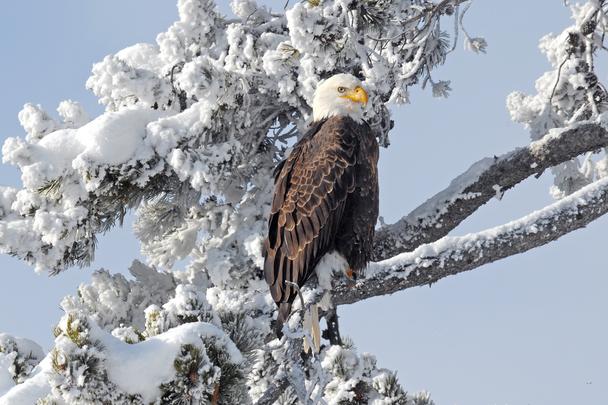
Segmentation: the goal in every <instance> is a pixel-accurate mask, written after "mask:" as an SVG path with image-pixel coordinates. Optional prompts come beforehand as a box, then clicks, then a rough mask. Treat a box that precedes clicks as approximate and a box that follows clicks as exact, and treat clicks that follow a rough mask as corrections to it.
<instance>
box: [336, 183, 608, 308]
mask: <svg viewBox="0 0 608 405" xmlns="http://www.w3.org/2000/svg"><path fill="white" fill-rule="evenodd" d="M607 212H608V178H602V179H601V180H598V181H596V182H595V183H592V184H590V185H588V186H586V187H584V188H582V189H581V190H579V191H577V192H576V193H573V194H571V195H570V196H568V197H566V198H564V199H562V200H560V201H557V202H556V203H554V204H551V205H549V206H547V207H545V208H544V209H542V210H540V211H536V212H533V213H531V214H529V215H527V216H525V217H523V218H521V219H519V220H516V221H513V222H510V223H508V224H505V225H501V226H499V227H496V228H492V229H488V230H486V231H482V232H479V233H476V234H470V235H465V236H461V237H445V238H443V239H441V240H439V241H437V242H435V243H432V244H428V245H423V246H420V247H419V248H418V249H416V250H415V251H413V252H411V253H403V254H401V255H398V256H395V257H393V258H390V259H387V260H384V261H382V262H379V263H372V264H370V266H369V267H368V274H367V275H366V276H365V277H364V278H363V279H361V281H359V282H358V283H357V286H356V288H352V286H349V285H348V284H347V283H345V282H340V283H338V284H337V285H334V287H333V288H332V299H333V302H334V304H336V305H341V304H351V303H354V302H357V301H361V300H364V299H367V298H371V297H376V296H380V295H386V294H392V293H394V292H397V291H400V290H404V289H406V288H411V287H416V286H421V285H427V284H432V283H434V282H436V281H438V280H440V279H442V278H444V277H447V276H450V275H453V274H458V273H462V272H464V271H468V270H472V269H475V268H477V267H480V266H482V265H484V264H487V263H491V262H494V261H496V260H499V259H502V258H505V257H508V256H512V255H515V254H518V253H522V252H525V251H528V250H530V249H533V248H535V247H538V246H542V245H544V244H546V243H549V242H551V241H553V240H556V239H558V238H559V237H561V236H563V235H565V234H567V233H569V232H572V231H574V230H576V229H579V228H582V227H584V226H585V225H587V224H588V223H590V222H592V221H594V220H595V219H597V218H599V217H600V216H602V215H604V214H606V213H607Z"/></svg>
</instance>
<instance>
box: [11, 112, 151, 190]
mask: <svg viewBox="0 0 608 405" xmlns="http://www.w3.org/2000/svg"><path fill="white" fill-rule="evenodd" d="M66 114H68V113H67V112H66ZM162 115H163V113H162V112H159V111H156V110H152V109H141V108H129V109H124V110H122V111H119V112H107V113H105V114H103V115H101V116H99V117H98V118H96V119H94V120H93V121H91V122H89V123H87V124H85V125H83V126H82V127H80V128H78V129H73V128H68V129H61V130H58V131H55V132H53V133H50V134H48V135H46V136H44V137H43V138H42V139H41V140H40V141H39V142H37V143H34V144H27V143H25V142H24V141H22V140H20V139H17V138H8V139H7V140H6V142H5V144H4V146H3V148H2V153H3V161H4V162H5V163H11V164H14V165H17V166H19V167H20V168H21V170H22V176H21V178H22V181H23V184H24V185H25V186H26V187H29V188H37V187H40V186H42V185H44V183H45V182H47V181H48V180H52V179H56V178H58V177H60V176H62V175H64V174H66V173H67V172H68V170H70V169H72V168H73V169H82V170H86V169H88V168H89V167H95V166H104V165H118V164H122V163H126V162H127V161H129V160H130V159H133V158H135V157H136V152H138V156H137V158H138V159H142V158H143V157H145V156H151V154H152V151H150V150H146V149H147V148H145V147H144V144H143V140H144V137H145V135H146V126H147V124H148V123H150V122H152V121H155V120H157V119H158V118H160V117H161V116H162ZM74 119H75V118H74Z"/></svg>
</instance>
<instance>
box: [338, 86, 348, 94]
mask: <svg viewBox="0 0 608 405" xmlns="http://www.w3.org/2000/svg"><path fill="white" fill-rule="evenodd" d="M345 91H346V87H342V86H340V87H338V93H344V92H345Z"/></svg>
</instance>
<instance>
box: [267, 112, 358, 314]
mask: <svg viewBox="0 0 608 405" xmlns="http://www.w3.org/2000/svg"><path fill="white" fill-rule="evenodd" d="M315 129H316V131H315V132H314V133H312V134H307V136H305V137H304V138H302V140H300V142H298V144H297V145H296V146H295V147H294V149H293V151H292V153H291V154H290V155H289V157H287V159H285V160H284V161H283V162H282V163H281V166H280V167H279V168H278V170H277V172H276V177H275V193H274V196H273V201H272V206H271V211H270V217H269V221H268V226H269V229H268V239H267V240H266V243H265V246H264V256H265V263H264V274H265V277H266V281H267V283H268V284H269V285H270V291H271V294H272V297H273V298H274V300H275V301H276V302H277V303H291V302H293V300H294V299H295V297H296V294H297V291H296V290H295V288H293V287H292V286H291V285H289V284H288V283H286V281H290V282H293V283H297V284H298V285H299V286H301V285H303V284H304V283H305V282H306V280H307V279H308V278H309V277H310V275H311V273H312V272H313V271H314V267H315V266H316V265H317V263H318V261H319V259H320V258H321V257H322V256H323V255H324V254H325V253H327V251H328V250H329V249H330V248H332V244H333V242H334V238H335V233H336V231H337V229H338V226H339V224H340V221H341V218H342V214H343V212H344V207H345V205H346V200H347V197H348V195H349V193H352V192H353V191H354V189H355V172H356V170H355V164H356V153H355V147H356V143H355V142H354V138H353V134H351V133H349V131H348V128H347V125H345V123H344V121H343V120H340V119H329V120H327V121H326V122H325V123H323V125H320V126H318V128H315Z"/></svg>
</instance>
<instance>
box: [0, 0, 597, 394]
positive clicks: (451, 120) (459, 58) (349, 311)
mask: <svg viewBox="0 0 608 405" xmlns="http://www.w3.org/2000/svg"><path fill="white" fill-rule="evenodd" d="M269 3H270V2H269ZM270 4H272V3H270ZM274 4H276V6H275V8H276V9H279V8H282V6H283V4H284V2H283V1H282V0H281V1H277V2H276V3H274ZM562 4H563V2H562V0H553V1H549V0H537V1H526V0H513V1H510V2H501V1H491V0H478V1H477V2H476V3H475V4H474V5H473V7H472V8H471V11H470V13H469V16H468V17H467V27H468V30H469V31H470V32H471V33H472V34H475V35H483V36H485V37H486V38H487V40H488V42H489V50H488V54H487V55H480V56H477V55H474V54H472V53H469V52H465V51H463V50H462V45H461V44H459V46H458V48H457V51H456V52H455V53H453V54H452V55H450V57H449V59H448V62H447V64H446V66H445V67H444V68H442V69H441V70H440V71H439V72H437V73H435V75H434V76H435V78H436V79H445V80H452V88H453V92H452V96H451V97H450V98H449V99H448V100H439V99H433V98H432V97H430V95H429V91H428V90H427V91H414V92H413V97H412V102H413V103H412V104H411V105H408V106H405V107H401V108H398V109H394V110H393V112H394V116H395V121H396V126H395V129H394V131H393V132H392V142H393V143H392V146H391V147H390V149H388V150H386V151H383V152H382V156H381V172H380V176H381V215H383V216H384V217H385V219H386V221H387V222H392V221H394V220H396V219H397V218H399V217H400V216H402V215H403V214H406V213H407V212H409V211H410V210H411V209H413V208H414V207H415V206H417V205H418V204H419V203H421V202H422V201H424V200H425V199H426V198H428V197H430V196H431V195H432V194H434V193H435V192H437V191H439V190H440V189H441V188H443V187H445V186H446V185H447V184H448V183H449V181H450V180H451V179H452V178H453V177H455V176H456V175H458V174H459V173H461V172H462V171H464V170H465V169H466V168H467V167H468V166H469V165H470V164H471V163H473V162H474V161H476V160H478V159H480V158H482V157H485V156H492V155H495V154H500V153H503V152H506V151H509V150H511V149H513V148H514V147H516V146H520V145H524V144H525V143H527V142H528V135H527V133H526V132H525V130H524V129H523V128H521V127H520V126H519V125H516V124H513V123H511V122H510V120H509V116H508V114H507V112H506V109H505V97H506V95H507V94H508V93H509V92H511V91H512V90H523V91H532V89H533V83H534V80H535V79H536V78H537V77H538V76H539V75H540V74H541V73H542V72H544V71H545V70H547V68H548V65H547V62H546V61H545V59H544V57H543V56H542V55H541V54H540V53H539V51H538V49H537V41H538V39H539V38H540V37H541V36H542V35H544V34H545V33H548V32H551V31H553V32H559V31H561V30H562V29H563V28H564V27H565V25H566V24H569V21H568V16H569V13H568V11H567V10H566V9H565V8H564V7H563V6H562ZM221 6H222V7H223V8H225V7H226V4H222V5H221ZM176 14H177V13H176V8H175V5H174V3H173V1H172V0H166V1H162V2H160V1H145V0H129V1H118V0H105V1H103V2H102V1H99V0H97V1H94V0H89V1H82V0H55V1H52V2H50V1H45V0H21V1H19V2H10V3H7V4H6V5H5V6H4V7H3V11H2V15H1V17H0V21H1V24H0V55H2V64H1V67H0V73H1V74H0V89H1V90H2V97H0V140H3V139H5V138H6V137H9V136H21V135H22V134H23V131H22V130H21V128H20V127H19V123H18V121H17V113H18V111H19V110H20V109H21V107H22V106H23V104H24V103H25V102H28V101H31V102H34V103H40V104H42V105H43V106H44V107H45V108H46V109H47V110H49V111H54V109H55V108H56V106H57V104H58V103H59V101H61V100H64V99H68V98H71V99H74V100H78V101H81V102H82V103H83V104H84V105H85V107H86V108H87V110H88V111H89V113H91V115H95V114H97V113H99V112H100V111H101V108H100V107H99V106H98V105H97V104H96V100H95V98H94V97H93V96H92V95H91V94H89V93H88V92H87V91H86V90H85V88H84V82H85V80H86V78H87V77H88V75H89V72H90V68H91V65H92V64H93V63H94V62H96V61H99V60H101V59H102V58H103V56H105V55H106V54H108V53H112V52H115V51H118V50H119V49H122V48H123V47H125V46H128V45H131V44H134V43H136V42H153V41H154V38H155V36H156V34H157V33H159V32H161V31H163V30H165V29H166V27H168V26H169V24H170V23H171V22H172V21H173V20H174V19H175V17H176ZM602 71H605V69H603V70H602ZM601 79H602V80H604V81H605V82H606V81H608V80H607V79H608V78H606V77H604V76H602V77H601ZM18 182H19V180H18V173H17V171H16V170H15V169H14V168H11V167H8V166H6V165H2V166H0V183H1V184H4V185H17V184H18ZM550 184H551V179H550V177H549V176H547V175H545V176H543V177H542V178H541V179H539V180H535V179H532V180H528V181H526V182H525V183H524V184H522V185H520V186H519V187H518V188H517V189H516V190H514V191H510V192H508V193H507V194H506V195H505V198H503V200H502V201H500V202H499V201H492V202H490V203H489V204H488V205H487V206H485V207H483V208H482V209H481V210H479V211H478V212H477V213H476V214H475V215H474V216H473V217H472V218H470V219H469V220H467V221H466V222H465V223H464V224H462V225H461V226H460V227H459V228H458V229H457V230H456V231H455V233H454V234H462V233H466V232H473V231H477V230H480V229H484V228H487V227H490V226H494V225H498V224H500V223H503V222H505V221H508V220H511V219H515V218H517V217H519V216H521V215H524V214H525V213H527V212H528V211H529V210H530V209H532V208H534V209H536V208H540V207H542V206H543V205H545V204H547V203H550V202H551V200H550V197H549V195H548V187H549V185H550ZM607 229H608V220H607V219H606V218H604V219H601V220H599V221H596V222H595V223H593V224H592V225H591V226H589V227H588V228H587V229H584V230H580V231H577V232H574V233H572V234H570V235H568V236H566V237H564V238H563V239H561V240H560V241H558V242H556V243H553V244H551V245H549V246H545V247H543V248H540V249H536V250H534V251H532V252H528V253H526V254H523V255H518V256H516V257H512V258H509V259H506V260H503V261H500V262H498V263H494V264H492V265H488V266H485V267H483V268H481V269H477V270H475V271H473V272H469V273H465V274H461V275H458V276H454V277H451V278H448V279H445V280H442V281H440V282H438V283H437V284H435V285H433V287H432V288H417V289H412V290H408V291H405V292H401V293H398V294H395V295H393V296H390V297H380V298H376V299H373V300H368V301H366V302H364V303H360V304H357V305H353V306H350V307H344V308H343V309H341V314H342V315H343V316H342V318H341V320H342V330H343V333H344V334H346V335H349V336H351V337H352V338H353V339H354V341H355V344H356V345H357V347H358V348H359V350H361V351H369V352H372V353H375V354H376V355H377V357H378V361H379V364H380V365H381V366H385V367H388V368H392V369H396V370H398V373H399V377H400V379H401V381H402V383H403V385H404V386H405V388H406V389H408V390H409V391H418V390H422V389H426V390H429V391H430V392H431V394H432V396H433V398H435V400H436V402H437V405H494V404H496V405H518V404H533V405H543V404H547V405H549V404H551V405H566V404H578V403H581V404H582V403H584V404H589V405H595V404H598V405H602V404H605V403H606V397H607V395H606V394H607V392H608V346H607V345H606V342H608V327H607V325H606V312H607V311H608V294H607V292H608V274H607V273H606V256H605V254H604V249H605V246H604V245H605V241H606V236H605V233H606V230H607ZM99 246H100V248H99V250H98V252H97V260H96V262H95V264H94V266H93V267H92V269H96V268H99V267H104V268H108V269H110V270H112V271H121V272H124V271H125V270H126V268H127V267H128V265H129V264H130V263H131V261H132V259H133V258H134V257H137V256H138V253H137V251H138V246H137V242H136V241H135V240H134V239H133V237H132V236H130V230H129V229H128V227H127V228H125V229H119V230H116V231H114V232H112V233H110V234H109V235H107V236H105V237H102V238H101V239H100V244H99ZM0 269H1V270H0V271H2V278H1V280H2V283H0V308H1V309H0V330H1V331H5V332H8V333H11V334H14V335H19V336H23V337H28V338H32V339H34V340H36V341H38V342H39V343H41V344H42V345H43V346H44V347H45V349H48V348H49V347H50V346H51V344H52V335H51V327H52V326H53V324H54V323H55V322H56V321H57V320H58V319H59V317H60V310H59V308H58V303H59V301H60V299H61V297H63V296H64V295H66V294H71V293H74V292H75V290H76V287H77V285H78V284H79V283H81V282H86V281H88V280H89V279H90V274H91V271H92V269H72V270H70V271H67V272H65V273H63V274H61V275H59V276H57V277H54V278H48V277H47V276H45V275H36V274H34V273H33V271H32V270H31V269H30V268H28V267H27V266H25V265H24V264H23V263H21V262H19V261H17V260H15V259H12V258H9V257H6V256H0Z"/></svg>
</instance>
